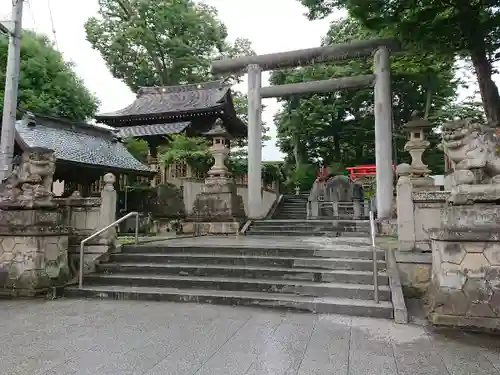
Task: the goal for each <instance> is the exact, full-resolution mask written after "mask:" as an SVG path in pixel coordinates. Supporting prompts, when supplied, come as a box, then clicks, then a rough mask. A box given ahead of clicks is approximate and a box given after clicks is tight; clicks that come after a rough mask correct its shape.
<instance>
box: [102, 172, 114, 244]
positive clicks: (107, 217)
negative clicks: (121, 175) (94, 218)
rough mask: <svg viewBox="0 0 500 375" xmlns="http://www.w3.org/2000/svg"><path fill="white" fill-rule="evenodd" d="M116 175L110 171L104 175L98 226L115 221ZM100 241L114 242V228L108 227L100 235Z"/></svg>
mask: <svg viewBox="0 0 500 375" xmlns="http://www.w3.org/2000/svg"><path fill="white" fill-rule="evenodd" d="M115 182H116V177H115V176H114V175H113V174H112V173H107V174H106V175H105V176H104V187H103V188H102V191H101V210H100V212H99V228H104V227H106V226H108V225H110V224H111V223H113V222H114V221H116V199H117V197H116V196H117V194H116V190H115V187H114V183H115ZM101 242H105V243H106V244H110V245H111V244H115V243H116V242H117V233H116V228H114V227H113V228H110V229H109V230H107V231H106V232H104V233H103V234H102V235H101Z"/></svg>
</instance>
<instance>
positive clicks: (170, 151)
mask: <svg viewBox="0 0 500 375" xmlns="http://www.w3.org/2000/svg"><path fill="white" fill-rule="evenodd" d="M208 145H209V141H208V140H207V139H206V138H203V137H188V136H187V135H185V134H174V135H172V136H171V141H170V142H169V143H168V144H167V145H165V146H163V147H161V148H160V150H159V152H158V159H160V161H161V162H162V163H163V164H164V165H170V164H173V163H179V162H185V163H186V164H188V165H189V166H190V167H191V168H193V169H194V170H195V171H196V172H200V173H206V172H207V171H208V170H209V168H210V167H211V166H212V164H213V158H212V155H211V153H210V151H209V150H208Z"/></svg>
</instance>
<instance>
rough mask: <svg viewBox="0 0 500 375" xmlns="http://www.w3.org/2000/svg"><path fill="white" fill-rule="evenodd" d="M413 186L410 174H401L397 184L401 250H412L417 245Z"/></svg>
mask: <svg viewBox="0 0 500 375" xmlns="http://www.w3.org/2000/svg"><path fill="white" fill-rule="evenodd" d="M412 190H413V186H412V183H411V179H410V176H401V177H399V179H398V183H397V186H396V191H397V212H398V239H399V241H400V243H401V250H412V249H413V248H414V246H415V215H414V207H413V195H412Z"/></svg>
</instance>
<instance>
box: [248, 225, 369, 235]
mask: <svg viewBox="0 0 500 375" xmlns="http://www.w3.org/2000/svg"><path fill="white" fill-rule="evenodd" d="M246 234H250V235H258V236H300V237H308V236H313V237H318V236H322V237H342V236H346V237H366V236H367V235H368V234H367V233H360V232H340V231H334V230H328V231H325V230H299V229H297V230H296V229H289V230H283V229H279V230H261V229H256V228H251V227H250V230H249V231H247V232H246Z"/></svg>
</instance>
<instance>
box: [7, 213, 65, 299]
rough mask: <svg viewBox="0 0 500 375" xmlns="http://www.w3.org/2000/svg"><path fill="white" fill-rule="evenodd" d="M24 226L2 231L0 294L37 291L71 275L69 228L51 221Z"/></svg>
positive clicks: (29, 293)
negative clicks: (49, 222) (51, 223)
mask: <svg viewBox="0 0 500 375" xmlns="http://www.w3.org/2000/svg"><path fill="white" fill-rule="evenodd" d="M35 216H36V215H35ZM31 217H33V215H31ZM24 229H25V230H24V231H22V230H21V228H18V227H17V228H16V227H14V229H13V232H14V233H12V234H11V235H7V234H5V232H6V231H5V230H4V232H3V234H1V235H0V294H14V295H18V294H20V295H35V294H36V293H38V292H40V291H43V289H44V288H48V287H50V286H54V285H61V284H62V283H64V282H66V281H67V280H68V279H69V266H68V232H67V231H64V229H63V228H60V227H56V228H53V227H50V226H48V225H45V226H41V225H35V226H30V225H26V226H25V228H24Z"/></svg>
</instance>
